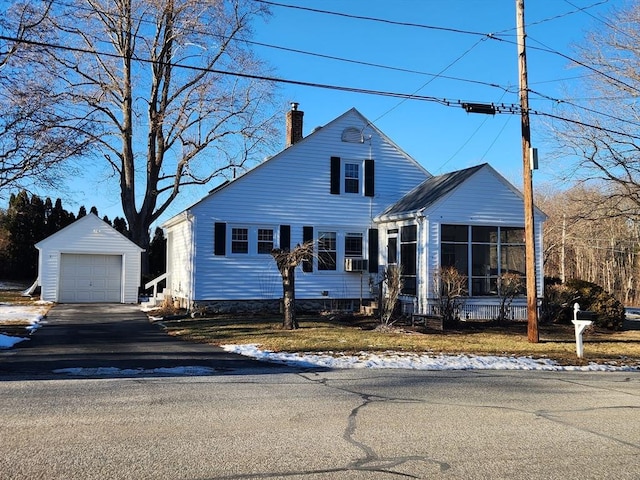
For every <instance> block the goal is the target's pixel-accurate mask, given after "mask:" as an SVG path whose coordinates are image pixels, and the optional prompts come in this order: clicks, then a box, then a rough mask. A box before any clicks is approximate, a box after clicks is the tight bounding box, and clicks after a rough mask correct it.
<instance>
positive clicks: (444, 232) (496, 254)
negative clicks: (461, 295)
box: [440, 225, 525, 296]
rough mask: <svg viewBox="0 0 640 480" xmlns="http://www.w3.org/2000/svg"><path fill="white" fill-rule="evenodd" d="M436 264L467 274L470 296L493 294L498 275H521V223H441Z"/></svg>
mask: <svg viewBox="0 0 640 480" xmlns="http://www.w3.org/2000/svg"><path fill="white" fill-rule="evenodd" d="M440 239H441V246H440V264H441V266H442V267H455V268H456V270H458V271H459V272H460V273H462V274H463V275H466V276H467V277H468V282H469V285H468V289H469V291H470V292H471V295H472V296H483V295H497V294H498V293H499V292H498V283H499V282H498V277H499V276H500V275H501V274H505V273H510V274H516V275H520V276H521V277H522V279H523V283H524V279H525V252H524V229H523V228H521V227H497V226H475V225H474V226H470V225H442V227H441V237H440Z"/></svg>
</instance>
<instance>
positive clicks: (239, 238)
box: [231, 227, 249, 253]
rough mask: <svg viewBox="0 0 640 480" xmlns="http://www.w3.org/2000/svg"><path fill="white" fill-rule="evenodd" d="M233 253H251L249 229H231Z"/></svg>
mask: <svg viewBox="0 0 640 480" xmlns="http://www.w3.org/2000/svg"><path fill="white" fill-rule="evenodd" d="M231 253H249V229H248V228H238V227H234V228H232V229H231Z"/></svg>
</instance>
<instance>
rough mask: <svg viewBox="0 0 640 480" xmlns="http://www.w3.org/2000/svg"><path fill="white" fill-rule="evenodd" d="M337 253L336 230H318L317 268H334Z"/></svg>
mask: <svg viewBox="0 0 640 480" xmlns="http://www.w3.org/2000/svg"><path fill="white" fill-rule="evenodd" d="M337 254H338V252H337V242H336V232H318V270H335V269H336V265H337Z"/></svg>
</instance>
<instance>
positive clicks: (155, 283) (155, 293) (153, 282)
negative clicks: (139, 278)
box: [144, 272, 168, 298]
mask: <svg viewBox="0 0 640 480" xmlns="http://www.w3.org/2000/svg"><path fill="white" fill-rule="evenodd" d="M167 276H168V274H167V273H166V272H165V273H163V274H162V275H160V276H159V277H156V278H154V279H153V280H151V281H150V282H147V283H145V285H144V289H145V290H149V289H150V288H151V287H153V297H152V298H158V284H159V283H160V282H162V281H163V280H166V279H167Z"/></svg>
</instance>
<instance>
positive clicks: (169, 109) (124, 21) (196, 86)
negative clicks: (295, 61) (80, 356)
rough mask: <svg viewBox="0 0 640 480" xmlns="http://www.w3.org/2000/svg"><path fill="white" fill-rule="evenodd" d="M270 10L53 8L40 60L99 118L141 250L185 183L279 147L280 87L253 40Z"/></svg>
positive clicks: (169, 0) (123, 0) (168, 2)
mask: <svg viewBox="0 0 640 480" xmlns="http://www.w3.org/2000/svg"><path fill="white" fill-rule="evenodd" d="M267 13H268V12H267V10H266V7H265V5H264V4H263V3H260V2H254V1H251V0H232V1H220V0H117V1H116V0H106V1H97V0H70V1H67V2H55V3H54V8H53V9H52V13H51V15H50V16H49V19H48V21H47V22H46V26H45V27H46V28H45V29H44V30H46V32H47V33H48V35H49V38H48V40H47V44H48V45H50V47H49V48H47V49H46V55H45V56H44V57H43V58H42V61H43V62H47V63H49V64H50V66H51V67H52V69H54V71H55V72H56V74H57V78H56V80H57V82H58V83H59V84H61V85H63V86H64V88H65V91H66V92H67V98H66V99H67V100H68V102H69V105H73V106H74V108H75V109H76V110H79V111H82V112H84V113H85V114H86V115H87V116H90V117H91V118H92V119H93V120H94V122H95V125H96V127H97V129H98V130H97V131H96V132H94V142H95V146H96V148H97V149H98V150H99V152H100V154H101V156H102V158H103V159H104V160H105V162H106V163H105V165H106V167H107V170H109V171H111V172H113V174H114V176H115V179H116V181H117V183H118V185H119V190H120V201H121V204H122V208H123V212H124V215H125V217H126V219H127V222H128V225H129V230H130V236H131V238H132V240H133V241H135V242H136V243H137V244H138V245H139V246H141V247H142V248H145V249H147V248H148V246H149V240H150V238H149V236H150V231H149V228H150V225H151V224H152V223H153V222H154V221H155V220H157V219H158V217H160V216H161V215H162V214H163V213H164V212H165V211H166V210H167V208H168V207H169V206H170V205H171V204H172V202H173V201H174V200H175V199H176V197H177V196H178V194H179V193H180V191H181V189H182V188H183V187H185V186H187V185H204V184H207V183H208V182H210V181H211V180H212V179H214V178H216V177H219V176H223V175H225V174H227V173H228V174H231V173H230V172H232V171H234V170H235V169H236V168H243V166H244V165H245V163H246V162H247V161H249V160H251V159H254V160H257V159H262V158H263V156H264V153H265V150H263V149H265V148H266V149H268V148H269V146H270V145H269V142H268V140H269V139H272V138H273V135H272V133H273V132H272V123H271V122H272V114H271V112H272V108H271V101H272V97H271V92H272V90H273V87H272V85H271V84H270V83H269V82H266V81H262V80H260V79H259V74H261V73H264V66H263V65H261V64H260V62H258V61H257V60H256V59H255V58H254V56H253V55H252V53H251V51H250V50H249V49H248V48H247V43H246V42H245V41H244V40H246V39H247V38H248V36H249V35H250V33H251V22H252V21H253V20H254V19H255V18H257V17H258V16H261V15H265V14H267ZM56 45H57V46H59V47H56ZM230 73H231V74H230ZM143 269H145V270H146V265H145V266H143Z"/></svg>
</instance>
